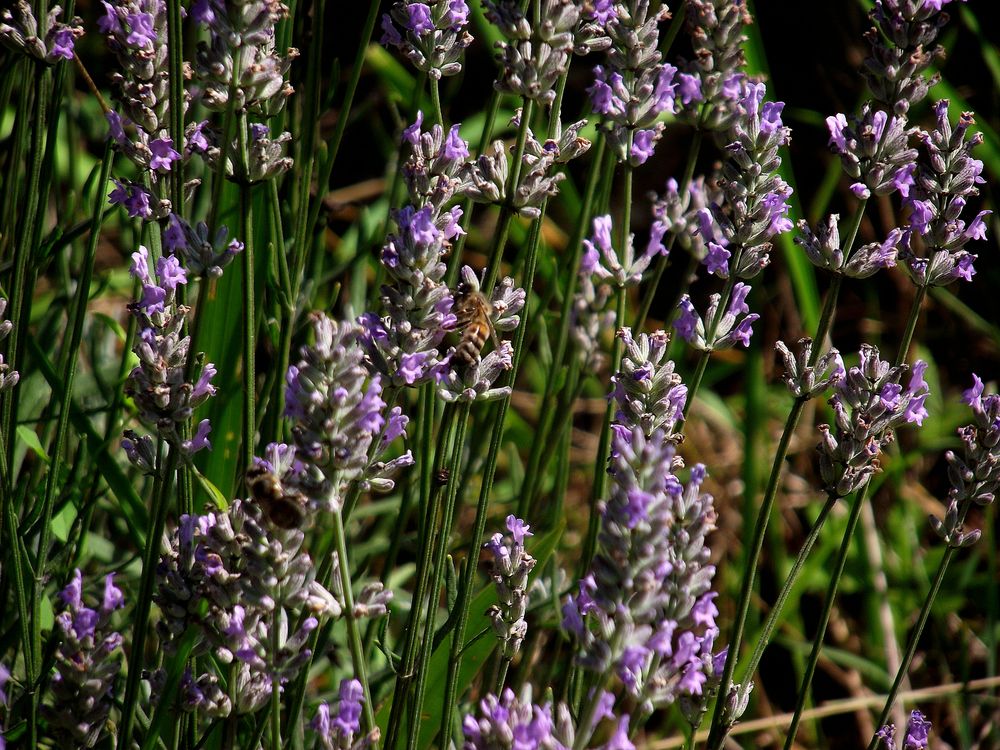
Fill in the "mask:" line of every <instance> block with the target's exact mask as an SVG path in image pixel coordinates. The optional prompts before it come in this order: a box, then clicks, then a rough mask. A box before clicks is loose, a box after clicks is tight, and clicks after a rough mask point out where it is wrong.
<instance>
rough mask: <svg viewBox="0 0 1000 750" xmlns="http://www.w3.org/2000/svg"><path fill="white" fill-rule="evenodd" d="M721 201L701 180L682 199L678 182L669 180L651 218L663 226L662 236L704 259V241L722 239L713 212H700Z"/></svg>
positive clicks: (695, 182)
mask: <svg viewBox="0 0 1000 750" xmlns="http://www.w3.org/2000/svg"><path fill="white" fill-rule="evenodd" d="M724 200H725V199H724V197H723V195H722V194H721V193H720V192H718V190H716V189H715V188H714V186H712V185H706V184H705V179H704V178H703V177H699V178H697V179H695V180H693V181H692V182H691V184H690V185H688V189H687V192H686V194H685V195H681V194H680V193H679V191H678V186H677V180H675V179H673V178H670V179H668V180H667V184H666V189H665V190H664V192H663V195H662V196H658V197H657V200H656V202H655V203H654V204H653V216H654V217H655V218H656V219H657V220H658V221H659V222H661V223H662V224H664V225H665V226H666V232H665V236H670V235H674V236H675V238H676V239H675V243H676V244H679V245H680V246H681V247H682V248H684V249H685V250H687V251H688V252H690V253H691V254H692V255H693V256H694V257H696V258H699V259H704V258H705V256H706V254H707V247H706V240H705V238H706V237H709V238H713V237H716V236H721V233H720V230H719V229H718V227H717V226H716V225H715V219H714V218H713V217H712V212H711V211H703V210H702V209H706V208H707V207H708V205H709V204H710V203H713V202H714V203H719V204H721V203H722V202H723V201H724ZM705 222H708V223H707V225H706V224H705ZM727 252H728V251H727ZM727 272H728V270H727Z"/></svg>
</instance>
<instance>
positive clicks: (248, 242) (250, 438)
mask: <svg viewBox="0 0 1000 750" xmlns="http://www.w3.org/2000/svg"><path fill="white" fill-rule="evenodd" d="M237 139H238V143H239V149H240V164H241V171H242V172H243V174H242V180H241V182H240V209H241V210H240V215H241V218H242V222H243V226H242V230H241V231H242V234H243V245H244V247H243V253H242V255H243V471H245V470H246V469H247V468H249V467H250V466H251V465H252V464H253V457H254V436H255V434H256V431H257V414H256V409H257V396H256V389H257V373H256V352H257V315H256V309H255V303H254V293H255V290H254V262H255V259H254V234H253V231H254V226H253V200H252V199H251V195H250V191H251V186H250V184H249V183H248V182H246V180H247V179H249V155H248V139H249V133H248V130H247V119H246V113H245V112H240V113H239V129H238V131H237Z"/></svg>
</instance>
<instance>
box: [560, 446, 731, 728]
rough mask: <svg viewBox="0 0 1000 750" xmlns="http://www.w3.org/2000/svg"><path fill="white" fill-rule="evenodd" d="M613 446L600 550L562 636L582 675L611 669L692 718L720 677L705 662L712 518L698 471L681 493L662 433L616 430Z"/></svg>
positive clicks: (628, 685)
mask: <svg viewBox="0 0 1000 750" xmlns="http://www.w3.org/2000/svg"><path fill="white" fill-rule="evenodd" d="M612 441H613V446H612V460H611V466H610V472H611V475H612V477H613V480H614V485H613V488H612V490H611V496H610V498H609V499H608V500H607V501H606V502H602V503H601V507H600V511H601V530H600V533H599V536H598V541H599V545H600V546H599V550H598V552H597V554H596V555H595V557H594V559H593V561H592V563H591V567H590V572H589V573H588V574H587V575H586V576H585V577H584V578H583V579H582V580H581V581H580V588H579V593H578V595H577V597H570V598H569V600H568V601H567V602H566V604H565V605H564V607H563V615H564V619H563V627H565V628H566V629H567V630H568V631H569V632H570V633H571V634H572V635H573V636H574V637H575V638H576V640H577V642H578V644H579V648H578V651H577V659H578V661H579V662H580V664H582V665H583V666H584V667H586V668H588V669H591V670H593V671H595V672H597V673H598V674H605V673H606V672H607V671H608V670H609V669H610V670H613V671H614V672H615V674H617V675H618V677H619V679H621V681H622V683H623V684H624V686H625V689H626V690H627V691H628V692H629V693H630V694H631V695H633V696H636V697H637V698H640V699H642V700H644V701H649V702H650V705H651V706H661V705H668V704H671V703H674V702H675V701H677V700H678V699H681V698H686V699H687V700H688V701H689V705H688V709H690V711H692V712H693V713H698V712H700V711H701V710H703V707H704V703H703V701H707V699H708V697H709V696H710V695H711V692H712V690H714V689H716V688H717V685H718V676H719V674H718V673H719V672H720V670H717V669H716V666H717V665H716V662H717V659H716V658H715V655H713V653H712V647H713V645H714V642H715V639H716V637H717V635H718V632H719V631H718V628H717V627H716V625H715V619H714V618H715V615H716V614H717V610H716V609H715V606H714V604H713V599H714V597H715V594H714V593H712V592H710V590H709V589H710V587H711V583H712V578H713V576H714V575H715V567H714V566H712V565H710V564H708V558H709V550H708V548H707V546H706V545H705V537H706V536H707V534H708V533H709V532H710V531H712V529H713V528H714V527H715V512H714V509H713V505H712V497H711V495H708V494H704V493H702V492H701V484H702V482H703V481H704V479H705V476H706V471H705V467H704V466H702V465H700V464H699V465H696V466H695V467H693V468H692V470H691V476H690V480H689V481H688V484H687V486H685V485H684V484H682V483H681V482H680V480H679V479H678V478H677V477H676V476H675V475H674V473H673V470H674V468H675V452H676V451H675V448H674V446H673V444H672V443H669V442H666V441H664V439H663V434H662V433H660V432H656V433H654V434H653V435H651V436H649V437H648V438H647V437H646V436H645V435H643V433H642V430H641V429H640V428H633V429H631V430H628V429H616V430H615V431H614V434H613V438H612ZM692 715H693V714H692Z"/></svg>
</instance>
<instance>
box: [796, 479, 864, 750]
mask: <svg viewBox="0 0 1000 750" xmlns="http://www.w3.org/2000/svg"><path fill="white" fill-rule="evenodd" d="M870 487H871V483H870V482H869V483H868V484H866V485H865V486H864V489H862V490H859V491H858V492H856V493H855V494H854V503H853V504H852V505H851V512H850V515H849V516H848V518H847V528H846V529H845V530H844V539H843V541H842V542H841V543H840V549H839V551H838V552H837V559H836V561H835V562H834V564H833V575H832V576H831V577H830V583H829V585H828V586H827V589H826V598H825V600H824V602H823V611H822V613H821V614H820V619H819V624H818V625H817V628H816V635H815V636H814V637H813V645H812V650H811V651H810V652H809V661H808V662H807V663H806V669H805V673H804V674H803V675H802V681H801V682H800V683H799V690H798V697H797V699H796V704H795V711H794V712H793V713H792V720H791V723H789V725H788V731H787V732H786V735H785V750H791V748H792V746H793V744H794V743H795V732H796V730H797V729H798V726H799V721H800V720H801V718H802V711H803V710H804V709H805V706H806V698H807V697H808V695H809V685H810V684H811V683H812V678H813V675H814V674H815V673H816V664H817V663H818V662H819V654H820V651H821V650H822V648H823V640H824V638H825V637H826V628H827V625H828V624H829V623H830V614H831V613H832V612H833V603H834V600H835V599H836V597H837V589H838V588H839V587H840V579H841V578H842V577H843V575H844V567H845V565H846V564H847V554H848V552H850V550H851V544H852V542H853V541H854V539H853V537H854V529H855V528H856V527H857V525H858V519H859V518H861V509H862V508H863V507H864V504H865V502H866V501H867V500H868V491H869V489H870Z"/></svg>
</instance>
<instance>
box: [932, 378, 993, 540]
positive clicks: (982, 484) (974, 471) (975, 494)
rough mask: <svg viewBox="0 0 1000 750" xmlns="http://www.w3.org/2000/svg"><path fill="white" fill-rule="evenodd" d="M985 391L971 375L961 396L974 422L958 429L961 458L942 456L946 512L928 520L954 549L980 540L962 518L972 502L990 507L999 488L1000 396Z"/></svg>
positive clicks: (952, 454)
mask: <svg viewBox="0 0 1000 750" xmlns="http://www.w3.org/2000/svg"><path fill="white" fill-rule="evenodd" d="M985 390H986V387H985V385H984V383H983V381H982V379H981V378H980V377H979V376H978V375H975V374H973V376H972V387H971V388H969V389H967V390H966V391H964V392H963V393H962V402H963V403H964V404H967V405H968V406H969V407H970V408H971V409H972V414H973V418H974V421H973V423H972V424H968V425H965V426H964V427H960V428H959V429H958V437H959V439H960V440H961V442H962V451H961V455H959V453H958V452H957V451H947V452H946V453H945V460H946V461H947V462H948V479H949V480H950V482H951V489H950V490H949V491H948V503H947V507H946V512H945V514H944V517H943V518H938V517H937V516H931V517H930V523H931V527H932V528H933V529H934V531H935V533H937V535H938V536H940V537H941V539H943V540H944V542H945V543H946V544H949V545H951V546H954V547H965V546H968V545H971V544H975V543H976V542H977V541H978V540H979V537H980V536H981V533H982V532H981V531H980V530H979V529H972V530H970V531H966V530H965V529H964V528H963V524H964V522H965V517H966V515H967V513H968V510H969V508H970V507H971V505H972V504H973V503H975V504H977V505H982V506H985V505H990V504H992V503H993V501H994V498H995V497H996V491H997V488H998V487H1000V447H998V446H1000V396H998V395H997V394H995V393H989V394H987V393H985Z"/></svg>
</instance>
